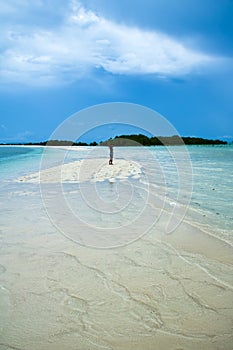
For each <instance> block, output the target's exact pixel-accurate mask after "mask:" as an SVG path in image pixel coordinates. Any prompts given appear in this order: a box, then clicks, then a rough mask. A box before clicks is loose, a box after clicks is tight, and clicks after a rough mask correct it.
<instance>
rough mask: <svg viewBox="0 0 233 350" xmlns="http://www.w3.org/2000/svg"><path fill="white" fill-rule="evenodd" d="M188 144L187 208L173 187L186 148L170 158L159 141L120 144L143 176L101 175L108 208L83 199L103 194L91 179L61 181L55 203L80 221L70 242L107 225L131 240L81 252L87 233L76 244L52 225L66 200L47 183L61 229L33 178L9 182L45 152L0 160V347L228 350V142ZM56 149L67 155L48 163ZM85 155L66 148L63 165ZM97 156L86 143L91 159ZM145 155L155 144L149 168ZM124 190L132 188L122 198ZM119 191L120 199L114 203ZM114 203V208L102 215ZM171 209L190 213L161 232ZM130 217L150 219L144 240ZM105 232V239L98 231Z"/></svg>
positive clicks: (232, 290)
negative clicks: (112, 178)
mask: <svg viewBox="0 0 233 350" xmlns="http://www.w3.org/2000/svg"><path fill="white" fill-rule="evenodd" d="M188 151H189V155H190V158H191V160H192V171H193V191H192V198H191V203H190V205H189V206H187V201H186V199H187V198H188V195H189V193H188V192H187V191H188V190H189V189H190V187H189V186H188V184H186V183H183V185H182V186H181V189H182V191H181V193H180V194H179V188H178V187H179V186H177V184H178V183H179V176H178V175H179V174H178V172H177V167H176V166H175V164H174V163H175V162H174V154H175V152H181V153H180V155H182V150H181V149H180V148H178V149H176V150H174V151H173V154H172V155H171V154H170V153H169V152H167V151H166V150H165V149H163V148H161V147H158V148H153V149H152V148H150V149H149V151H148V150H143V149H142V150H138V151H137V150H135V149H134V150H133V149H130V150H127V149H116V150H115V157H119V158H120V157H123V155H125V154H126V153H127V154H126V155H125V157H126V159H129V158H130V157H131V158H133V159H134V160H136V161H138V162H140V163H142V164H143V167H144V175H145V176H144V178H143V179H142V180H141V181H140V180H135V179H128V181H125V182H124V181H122V182H119V183H117V182H116V183H114V184H109V183H108V182H103V183H98V184H97V185H96V191H97V192H96V193H98V196H99V198H100V197H101V200H102V202H103V205H104V203H105V204H106V203H107V206H106V207H104V206H103V207H101V208H100V207H98V203H96V207H95V206H94V207H92V208H90V206H88V201H87V199H89V200H90V201H91V202H92V206H93V205H94V204H93V203H94V201H95V200H96V201H97V202H98V196H97V197H96V196H95V193H94V192H93V187H89V186H90V184H89V183H87V184H83V185H82V184H64V186H63V194H64V197H63V198H61V200H64V198H65V200H66V201H67V203H68V206H70V208H71V209H72V210H73V211H74V214H75V215H77V214H78V216H79V218H81V219H82V220H81V222H80V223H79V225H77V226H76V227H75V229H76V231H75V230H74V228H73V227H72V229H73V231H72V232H77V233H79V235H77V236H76V238H77V237H79V238H82V239H83V238H84V237H87V235H88V233H89V231H88V230H87V227H90V226H91V225H92V226H94V227H97V226H98V227H100V228H107V230H105V234H106V236H107V235H108V233H110V232H113V233H115V232H116V230H115V229H116V228H118V229H119V228H121V227H124V229H122V232H124V233H125V236H126V241H125V243H129V242H128V240H127V239H128V238H133V237H134V238H136V240H134V242H132V243H131V244H123V245H120V246H118V247H117V248H114V249H96V248H88V247H86V246H85V243H90V240H88V239H87V241H86V242H84V245H82V243H83V242H81V241H80V242H78V243H77V242H74V240H71V239H69V238H68V237H67V235H66V234H64V232H63V233H62V232H61V230H59V229H58V228H61V227H63V226H62V224H63V222H65V223H66V225H69V224H70V225H71V223H69V222H68V221H67V222H66V221H65V220H66V219H67V218H65V217H64V218H63V217H62V215H63V214H64V213H63V210H62V206H63V205H64V202H63V203H62V201H61V202H60V201H59V198H58V197H56V195H57V192H56V185H54V184H53V185H47V186H48V188H47V192H46V193H48V198H52V200H53V202H52V204H53V205H54V201H55V200H56V201H57V206H55V207H54V206H53V209H54V211H53V212H52V213H54V212H55V209H56V210H57V213H58V215H57V216H56V218H58V219H59V218H60V220H61V222H60V223H59V222H56V224H57V225H58V227H55V226H54V225H53V224H52V223H51V221H50V219H49V217H48V214H51V212H50V210H49V208H47V211H46V209H45V207H44V205H43V202H42V198H41V192H40V190H41V189H40V186H39V184H30V183H17V182H14V181H13V180H14V179H16V178H17V177H19V176H21V175H23V174H27V173H30V172H35V171H36V170H37V169H39V164H40V154H41V152H42V149H41V148H37V149H35V150H34V149H33V151H32V152H30V153H27V154H25V155H21V156H20V159H19V158H17V157H16V158H15V159H14V160H12V159H11V161H5V162H4V165H3V171H2V173H1V178H2V182H1V194H0V208H1V231H0V243H1V244H0V314H1V318H0V349H1V350H2V349H3V350H6V349H22V350H29V349H30V350H31V349H33V350H43V349H49V350H55V349H62V350H63V349H66V348H68V349H75V350H76V349H82V350H86V349H88V350H89V349H93V350H95V349H114V350H115V349H116V350H118V349H119V350H123V349H124V350H126V349H129V350H131V349H136V350H137V349H138V350H139V349H140V350H141V349H142V348H143V349H146V350H150V349H151V350H152V349H153V350H154V349H159V350H163V349H174V350H177V349H191V350H196V349H198V348H199V349H210V350H212V349H216V350H217V349H226V350H231V349H232V341H233V339H232V338H233V337H232V325H233V311H232V310H233V274H232V273H233V265H232V244H233V238H232V211H231V208H230V206H231V204H232V192H231V191H232V188H231V187H232V182H231V179H232V155H233V148H232V147H230V146H227V147H220V146H218V147H196V146H192V147H188ZM61 152H64V155H65V154H66V153H65V152H66V151H65V150H58V149H56V150H55V149H53V150H50V154H51V159H52V162H53V164H55V163H56V162H57V159H59V157H60V154H61ZM88 152H90V150H89V149H83V150H82V151H80V152H77V153H76V152H72V153H71V152H69V154H66V157H65V161H67V162H68V161H72V160H77V159H80V158H82V157H84V156H85V155H86V154H87V153H88ZM92 152H94V153H92ZM95 152H97V151H92V150H91V152H90V153H88V154H89V157H94V156H95V155H96V153H95ZM98 152H99V151H98ZM101 152H103V151H102V150H101ZM104 152H107V151H104ZM104 152H103V154H102V156H103V157H105V153H104ZM145 152H150V154H149V156H148V158H149V160H150V162H149V164H148V163H147V159H146V158H145ZM58 153H59V154H58ZM29 154H30V155H29ZM146 154H147V153H146ZM151 154H152V155H151ZM56 155H57V156H56ZM106 156H108V154H106ZM150 157H152V158H150ZM153 157H154V158H153ZM153 159H155V161H153ZM179 159H182V157H180V158H179ZM10 162H11V163H10ZM1 166H2V165H1ZM178 168H179V171H181V170H182V171H183V174H181V175H180V177H181V178H182V179H185V178H186V177H185V176H183V175H184V174H185V172H186V173H187V171H188V169H187V167H184V165H183V163H182V164H180V166H178ZM223 174H224V176H223ZM187 175H188V176H189V175H190V174H187ZM187 178H188V177H187ZM148 179H149V181H150V186H149V192H150V196H149V199H148V196H147V192H148V184H147V180H148ZM82 186H83V187H82ZM213 188H214V189H213ZM81 190H83V191H84V192H82V193H84V194H85V195H84V197H82V196H81ZM131 190H133V195H131V196H128V195H129V194H131V192H130V191H131ZM85 191H86V192H85ZM122 194H124V196H123V197H122V198H123V199H125V198H128V201H127V203H125V202H123V199H122V201H120V202H119V201H118V202H117V201H116V199H117V198H119V196H122ZM127 196H128V197H127ZM177 196H178V197H179V199H180V202H178V201H177ZM120 198H121V197H120ZM84 199H85V200H84ZM123 203H124V208H125V209H124V210H122V204H123ZM109 205H111V210H112V213H113V211H114V215H110V214H111V213H110V214H109V213H106V208H109ZM117 205H118V206H119V207H117ZM174 208H177V212H176V214H177V216H176V217H178V218H181V217H182V216H183V214H184V209H185V210H186V209H187V211H186V215H185V217H184V219H183V220H182V223H180V225H179V226H178V227H177V228H176V230H174V231H173V232H172V233H170V234H166V227H167V222H168V221H169V220H170V218H171V214H172V212H173V210H174ZM97 209H98V210H97ZM135 214H137V215H139V218H140V225H141V226H140V225H139V224H138V226H139V228H140V227H141V228H143V230H144V229H145V227H146V225H147V223H148V220H149V219H150V218H151V217H152V216H153V222H154V226H153V227H152V228H150V229H148V231H147V232H143V233H145V234H143V235H142V236H141V237H137V236H136V237H135V232H136V231H135V227H134V230H133V231H132V230H131V231H130V229H132V227H133V226H132V225H131V224H132V222H133V219H134V218H135ZM179 215H180V217H179ZM63 219H64V221H63ZM59 224H60V226H59ZM175 224H176V222H174V225H175ZM109 229H110V230H111V229H113V230H112V231H109ZM139 232H140V230H139ZM65 233H66V232H65ZM101 235H102V236H101V239H103V242H105V240H106V236H104V235H103V231H101ZM114 237H115V236H114ZM122 237H123V236H122ZM71 238H72V237H71ZM87 238H88V237H87ZM132 240H133V239H132ZM92 242H93V241H92ZM87 245H88V244H87Z"/></svg>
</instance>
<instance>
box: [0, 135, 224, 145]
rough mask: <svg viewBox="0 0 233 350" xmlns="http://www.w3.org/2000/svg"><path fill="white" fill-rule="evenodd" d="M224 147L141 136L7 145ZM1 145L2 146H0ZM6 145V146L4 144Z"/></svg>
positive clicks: (214, 142) (185, 139)
mask: <svg viewBox="0 0 233 350" xmlns="http://www.w3.org/2000/svg"><path fill="white" fill-rule="evenodd" d="M184 144H185V145H226V144H227V142H226V141H222V140H210V139H204V138H201V137H180V136H178V135H173V136H158V137H156V136H153V137H148V136H146V135H143V134H132V135H120V136H115V137H114V138H110V139H108V140H106V141H101V142H100V143H97V142H95V141H94V142H90V143H86V142H73V141H65V140H49V141H43V142H28V143H14V144H13V143H11V144H8V145H24V146H109V145H113V146H180V145H184ZM1 145H3V144H1ZM4 145H6V144H4Z"/></svg>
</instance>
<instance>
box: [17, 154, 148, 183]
mask: <svg viewBox="0 0 233 350" xmlns="http://www.w3.org/2000/svg"><path fill="white" fill-rule="evenodd" d="M141 175H142V169H141V166H140V164H139V163H137V162H134V161H126V160H124V159H116V160H114V163H113V165H109V164H108V161H107V160H106V159H85V160H80V161H75V162H72V163H68V164H62V165H59V166H56V167H52V168H49V169H46V170H42V171H40V172H37V173H33V174H29V175H26V176H22V177H20V178H18V179H17V182H19V181H20V182H30V183H38V182H39V181H40V182H42V183H58V182H68V183H69V182H70V183H74V182H84V181H94V182H98V181H105V180H108V181H109V182H114V181H115V180H117V179H118V180H123V179H127V178H129V177H132V178H134V179H138V178H140V177H141Z"/></svg>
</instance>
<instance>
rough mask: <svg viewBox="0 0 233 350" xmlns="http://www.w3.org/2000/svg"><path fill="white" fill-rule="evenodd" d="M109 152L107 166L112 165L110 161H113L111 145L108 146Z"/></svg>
mask: <svg viewBox="0 0 233 350" xmlns="http://www.w3.org/2000/svg"><path fill="white" fill-rule="evenodd" d="M109 150H110V158H109V162H108V163H109V165H113V164H112V160H113V146H112V145H110V146H109Z"/></svg>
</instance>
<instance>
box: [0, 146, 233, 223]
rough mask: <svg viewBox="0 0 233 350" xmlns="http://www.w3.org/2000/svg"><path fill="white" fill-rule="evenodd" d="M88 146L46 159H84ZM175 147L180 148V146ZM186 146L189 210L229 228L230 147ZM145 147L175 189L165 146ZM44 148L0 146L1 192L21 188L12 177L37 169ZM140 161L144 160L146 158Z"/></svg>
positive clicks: (232, 216) (232, 196)
mask: <svg viewBox="0 0 233 350" xmlns="http://www.w3.org/2000/svg"><path fill="white" fill-rule="evenodd" d="M175 148H176V147H175ZM181 148H182V147H181ZM90 149H91V148H88V147H84V148H83V150H82V149H79V151H77V152H76V151H75V152H74V151H69V152H67V150H65V149H58V148H51V149H49V151H47V158H50V156H51V158H50V159H51V161H52V165H53V166H54V165H56V164H57V163H56V160H57V161H58V162H59V161H60V159H61V157H63V154H64V161H65V162H71V161H75V160H80V159H85V157H87V154H88V152H89V150H90ZM177 149H178V151H179V147H177ZM186 149H187V152H188V154H189V156H190V160H191V167H192V182H193V183H192V185H193V189H192V196H191V202H190V207H191V209H193V210H195V211H197V212H199V213H201V214H202V216H201V218H202V220H203V223H206V224H209V225H211V226H216V228H218V229H220V230H221V229H222V230H225V229H226V230H228V229H229V230H230V229H232V226H233V208H232V203H233V186H232V184H233V146H232V145H226V146H225V145H224V146H222V145H221V146H188V147H186ZM148 150H149V151H150V153H151V154H152V156H155V158H156V162H158V163H159V164H160V166H161V168H162V171H163V173H164V174H165V175H166V186H167V190H171V191H172V190H176V189H177V186H178V184H177V174H175V167H174V166H173V165H171V163H172V162H171V156H170V154H169V151H168V150H167V149H166V148H165V147H150V148H148ZM43 151H44V149H43V147H13V146H11V147H7V146H2V147H0V180H1V188H2V194H6V193H7V192H8V191H12V189H15V190H20V188H22V186H23V185H22V184H16V183H15V182H14V180H15V179H17V178H18V177H20V176H22V175H26V174H29V173H33V172H36V171H39V169H40V162H41V157H42V155H43ZM48 152H49V155H48ZM61 154H62V156H61ZM115 154H117V151H115ZM126 154H127V157H128V159H129V158H130V157H131V158H132V159H133V160H135V161H139V162H140V160H142V159H141V157H142V154H141V152H140V151H137V149H136V148H134V149H133V151H132V150H131V149H123V151H118V155H119V156H123V157H124V156H126ZM151 154H150V156H151ZM93 156H94V155H93ZM104 156H106V157H108V153H107V152H102V154H101V157H104ZM143 156H144V153H143ZM143 161H144V162H145V159H143ZM149 166H150V165H149ZM163 185H164V184H163ZM24 186H25V185H24ZM32 187H33V186H32ZM3 220H4V219H3Z"/></svg>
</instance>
